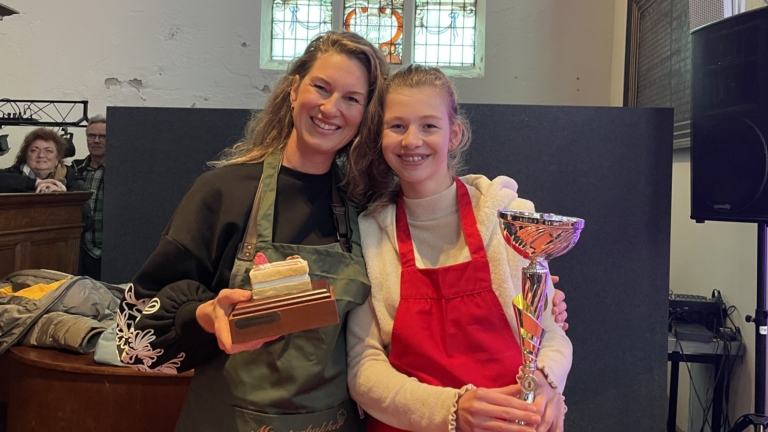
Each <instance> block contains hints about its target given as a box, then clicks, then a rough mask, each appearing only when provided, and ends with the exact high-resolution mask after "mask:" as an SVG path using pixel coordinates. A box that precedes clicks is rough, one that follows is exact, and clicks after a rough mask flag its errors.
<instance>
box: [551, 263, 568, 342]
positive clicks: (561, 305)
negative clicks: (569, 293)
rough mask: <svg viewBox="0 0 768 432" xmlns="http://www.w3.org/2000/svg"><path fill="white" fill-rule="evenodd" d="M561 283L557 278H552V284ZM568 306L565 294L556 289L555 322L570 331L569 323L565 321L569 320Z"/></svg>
mask: <svg viewBox="0 0 768 432" xmlns="http://www.w3.org/2000/svg"><path fill="white" fill-rule="evenodd" d="M559 281H560V278H559V277H557V276H552V283H553V284H556V283H557V282H559ZM566 309H568V305H567V304H566V303H565V293H564V292H562V291H560V290H559V289H555V296H554V297H553V298H552V315H554V316H555V322H556V323H558V324H562V325H563V330H568V323H567V322H565V319H566V318H568V312H566Z"/></svg>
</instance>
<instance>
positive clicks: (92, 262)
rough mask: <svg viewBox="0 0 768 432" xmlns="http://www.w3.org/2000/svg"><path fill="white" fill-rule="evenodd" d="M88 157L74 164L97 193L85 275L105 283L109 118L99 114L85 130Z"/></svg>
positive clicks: (83, 252)
mask: <svg viewBox="0 0 768 432" xmlns="http://www.w3.org/2000/svg"><path fill="white" fill-rule="evenodd" d="M85 138H86V140H87V143H88V156H87V157H86V158H85V159H76V160H73V161H72V167H73V168H74V169H75V171H76V172H77V175H78V177H79V178H80V179H82V180H83V182H85V187H86V188H87V190H90V191H93V196H91V200H90V204H91V208H92V209H93V222H94V223H93V226H92V227H91V228H90V229H87V230H86V231H85V232H84V233H83V236H82V238H81V241H80V269H79V274H80V275H81V276H90V277H91V278H93V279H96V280H101V233H102V229H103V223H102V220H103V213H104V158H105V153H106V149H105V147H106V143H107V118H106V117H104V116H103V115H100V114H99V115H95V116H93V117H91V118H89V119H88V127H87V128H86V129H85Z"/></svg>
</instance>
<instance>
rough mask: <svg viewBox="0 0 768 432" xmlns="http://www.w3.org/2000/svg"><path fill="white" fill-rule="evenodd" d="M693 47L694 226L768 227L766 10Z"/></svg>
mask: <svg viewBox="0 0 768 432" xmlns="http://www.w3.org/2000/svg"><path fill="white" fill-rule="evenodd" d="M691 43H692V46H693V57H692V88H691V101H692V107H691V108H692V111H691V219H695V220H696V221H697V222H703V221H705V220H714V221H731V222H765V221H768V47H767V46H766V45H767V44H768V8H760V9H755V10H752V11H749V12H745V13H742V14H739V15H735V16H732V17H730V18H727V19H724V20H722V21H718V22H715V23H712V24H709V25H706V26H704V27H700V28H698V29H696V30H694V31H693V32H692V33H691Z"/></svg>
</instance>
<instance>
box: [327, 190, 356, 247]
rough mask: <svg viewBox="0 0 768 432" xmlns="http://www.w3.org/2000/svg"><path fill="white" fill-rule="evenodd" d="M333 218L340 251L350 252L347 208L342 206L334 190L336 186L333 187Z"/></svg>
mask: <svg viewBox="0 0 768 432" xmlns="http://www.w3.org/2000/svg"><path fill="white" fill-rule="evenodd" d="M332 189H333V204H331V206H332V207H333V218H334V221H335V222H336V238H338V239H339V244H340V245H341V250H343V251H344V252H347V253H350V252H352V245H351V244H350V242H349V226H348V225H349V224H348V223H347V206H346V205H344V201H342V200H341V195H340V194H339V191H338V190H337V189H336V185H335V184H334V185H333V187H332Z"/></svg>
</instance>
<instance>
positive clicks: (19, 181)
mask: <svg viewBox="0 0 768 432" xmlns="http://www.w3.org/2000/svg"><path fill="white" fill-rule="evenodd" d="M66 167H67V175H66V176H65V177H64V178H65V180H66V181H67V191H68V192H73V191H84V190H86V188H85V183H83V181H82V180H80V179H78V177H77V173H76V172H75V169H74V168H72V167H71V166H69V165H66ZM35 189H37V188H36V187H35V179H33V178H31V177H29V176H27V175H26V174H24V172H23V171H22V170H21V165H13V166H11V167H9V168H4V169H0V193H11V192H35Z"/></svg>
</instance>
